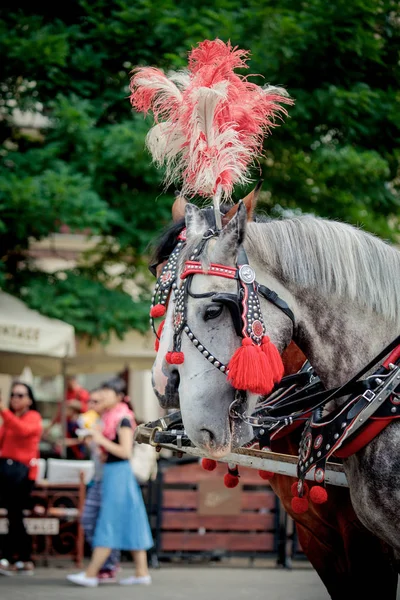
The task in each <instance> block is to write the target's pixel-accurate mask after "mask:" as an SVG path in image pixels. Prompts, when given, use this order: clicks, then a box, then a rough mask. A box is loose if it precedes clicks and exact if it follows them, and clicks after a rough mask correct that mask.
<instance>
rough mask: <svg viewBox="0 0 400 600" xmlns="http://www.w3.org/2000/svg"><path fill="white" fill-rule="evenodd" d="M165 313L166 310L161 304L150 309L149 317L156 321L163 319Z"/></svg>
mask: <svg viewBox="0 0 400 600" xmlns="http://www.w3.org/2000/svg"><path fill="white" fill-rule="evenodd" d="M165 311H166V308H165V306H164V305H163V304H156V305H155V306H152V307H151V309H150V316H151V317H153V318H154V319H157V317H163V316H164V315H165Z"/></svg>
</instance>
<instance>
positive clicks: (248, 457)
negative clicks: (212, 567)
mask: <svg viewBox="0 0 400 600" xmlns="http://www.w3.org/2000/svg"><path fill="white" fill-rule="evenodd" d="M153 432H154V429H149V428H147V427H145V426H143V425H139V427H137V429H136V431H135V441H136V442H138V443H139V444H150V445H152V446H158V447H161V448H166V449H167V450H172V451H173V452H183V453H185V454H188V455H190V456H196V457H198V458H210V456H208V455H207V454H206V453H205V452H203V450H200V449H199V448H192V447H191V446H183V447H182V448H178V447H177V446H175V445H174V444H158V443H157V444H155V443H154V442H152V434H153ZM218 462H223V463H232V464H237V465H239V466H242V467H250V468H251V469H260V470H262V471H271V472H272V473H279V474H280V475H288V476H290V477H297V457H296V456H291V455H289V454H278V453H277V452H266V451H260V450H254V449H252V448H238V449H237V450H235V451H234V452H231V453H230V454H227V455H226V456H224V457H222V458H219V459H218ZM306 479H309V480H311V481H313V480H314V470H312V471H310V472H309V473H308V474H307V475H306ZM325 481H326V483H328V484H330V485H338V486H341V487H348V483H347V479H346V475H345V473H344V471H343V467H342V465H337V464H335V463H330V462H328V463H327V464H326V471H325Z"/></svg>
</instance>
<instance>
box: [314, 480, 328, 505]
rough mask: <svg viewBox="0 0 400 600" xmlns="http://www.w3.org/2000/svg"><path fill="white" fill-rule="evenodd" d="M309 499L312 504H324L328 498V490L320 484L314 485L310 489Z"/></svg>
mask: <svg viewBox="0 0 400 600" xmlns="http://www.w3.org/2000/svg"><path fill="white" fill-rule="evenodd" d="M310 500H312V501H313V502H314V504H324V502H326V501H327V500H328V492H327V491H326V489H325V488H324V487H321V486H320V485H314V486H313V487H312V488H311V490H310Z"/></svg>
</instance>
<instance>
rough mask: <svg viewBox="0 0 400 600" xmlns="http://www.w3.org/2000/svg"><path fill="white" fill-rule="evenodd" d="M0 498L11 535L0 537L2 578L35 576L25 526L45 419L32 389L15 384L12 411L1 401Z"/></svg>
mask: <svg viewBox="0 0 400 600" xmlns="http://www.w3.org/2000/svg"><path fill="white" fill-rule="evenodd" d="M0 418H1V421H2V422H3V424H2V426H1V427H0V496H1V500H2V506H4V508H6V509H7V516H8V534H7V535H5V536H1V537H0V555H1V557H2V559H1V560H0V574H2V575H12V574H13V573H15V572H17V571H21V572H24V573H27V574H32V573H33V570H34V566H33V562H32V557H31V552H32V542H31V538H30V536H29V535H28V534H27V532H26V529H25V526H24V522H23V510H24V509H25V508H27V507H29V503H30V495H31V492H32V489H33V486H34V483H35V479H36V476H37V459H38V458H39V443H40V438H41V435H42V418H41V416H40V414H39V413H38V412H37V410H36V402H35V398H34V395H33V392H32V389H31V388H30V386H29V385H27V384H26V383H21V382H14V384H13V386H12V388H11V394H10V407H9V408H7V407H6V406H5V404H4V403H3V401H2V400H1V398H0Z"/></svg>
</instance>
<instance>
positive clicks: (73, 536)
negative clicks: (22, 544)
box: [0, 473, 86, 567]
mask: <svg viewBox="0 0 400 600" xmlns="http://www.w3.org/2000/svg"><path fill="white" fill-rule="evenodd" d="M85 496H86V486H85V481H84V474H83V473H81V474H80V478H79V483H78V484H73V483H65V484H63V483H52V482H48V481H46V480H43V481H38V482H36V485H35V488H34V490H33V492H32V503H33V506H34V508H33V510H32V511H25V515H26V516H25V519H24V522H25V526H26V528H27V531H28V533H29V534H30V535H32V538H33V554H34V557H35V559H36V560H37V559H41V560H42V561H43V563H44V564H45V565H47V564H48V560H49V558H50V557H61V556H62V557H72V558H73V559H74V561H75V563H76V565H77V566H78V567H81V565H82V560H83V553H84V532H83V528H82V526H81V523H80V519H81V514H82V511H83V506H84V503H85ZM7 531H8V520H7V511H6V510H5V509H4V508H1V509H0V535H1V534H5V533H7Z"/></svg>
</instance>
